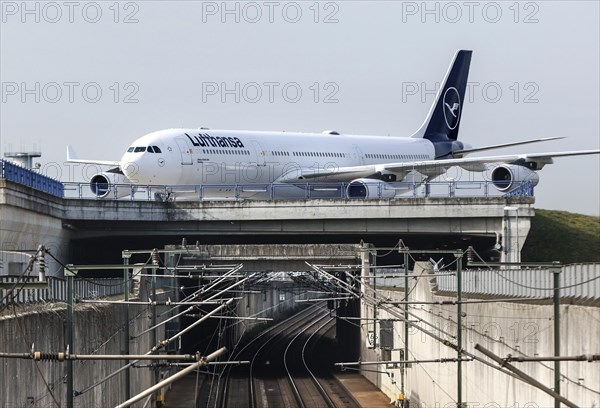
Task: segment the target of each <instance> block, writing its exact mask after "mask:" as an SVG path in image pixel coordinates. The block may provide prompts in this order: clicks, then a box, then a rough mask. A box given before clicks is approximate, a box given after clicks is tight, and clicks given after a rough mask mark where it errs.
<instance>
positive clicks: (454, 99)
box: [444, 87, 460, 130]
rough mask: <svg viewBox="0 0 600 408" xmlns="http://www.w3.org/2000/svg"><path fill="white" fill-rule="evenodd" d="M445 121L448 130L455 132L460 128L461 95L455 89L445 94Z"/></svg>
mask: <svg viewBox="0 0 600 408" xmlns="http://www.w3.org/2000/svg"><path fill="white" fill-rule="evenodd" d="M444 119H445V120H446V126H448V129H450V130H454V129H456V126H458V121H459V119H460V95H459V94H458V91H457V90H456V88H454V87H450V88H448V89H446V92H444Z"/></svg>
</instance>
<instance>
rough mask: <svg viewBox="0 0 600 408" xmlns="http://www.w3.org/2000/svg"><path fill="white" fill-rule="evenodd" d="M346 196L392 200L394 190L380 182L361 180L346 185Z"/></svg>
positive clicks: (389, 185)
mask: <svg viewBox="0 0 600 408" xmlns="http://www.w3.org/2000/svg"><path fill="white" fill-rule="evenodd" d="M346 195H347V197H348V198H393V197H394V196H395V195H396V189H395V188H394V187H393V186H392V185H391V184H390V183H386V182H385V181H382V180H376V179H368V178H362V179H356V180H353V181H351V182H350V184H348V187H347V188H346Z"/></svg>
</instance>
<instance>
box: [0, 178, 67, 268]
mask: <svg viewBox="0 0 600 408" xmlns="http://www.w3.org/2000/svg"><path fill="white" fill-rule="evenodd" d="M60 201H61V199H60V198H58V197H54V196H51V195H49V194H46V193H42V192H40V191H36V190H33V189H32V188H29V187H25V186H22V185H19V184H16V183H11V182H7V181H6V180H0V251H2V250H4V251H31V250H34V251H35V250H36V249H37V248H38V246H39V245H45V246H46V248H48V249H50V250H51V252H52V254H53V255H54V256H56V257H57V258H59V259H66V256H67V255H68V252H67V244H68V240H69V238H70V231H69V230H67V229H65V228H63V221H62V214H63V213H62V211H61V209H60V208H59V207H60V204H59V203H60ZM22 260H23V259H22V257H18V256H15V255H11V254H7V253H3V252H0V261H2V263H3V268H0V275H7V274H8V273H9V272H10V271H9V266H10V264H11V263H20V262H21V261H22ZM26 264H27V260H25V265H26ZM46 264H47V273H46V274H47V275H48V276H62V268H61V267H60V265H59V264H57V263H56V262H54V261H53V260H52V258H50V257H49V256H47V257H46ZM15 266H16V265H15ZM17 269H21V268H17ZM22 272H23V270H20V272H19V275H20V274H21V273H22ZM33 275H34V276H36V275H37V274H36V273H34V274H33Z"/></svg>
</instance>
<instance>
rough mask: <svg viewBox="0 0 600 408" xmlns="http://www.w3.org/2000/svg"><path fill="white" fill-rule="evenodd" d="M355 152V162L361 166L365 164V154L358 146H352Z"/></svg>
mask: <svg viewBox="0 0 600 408" xmlns="http://www.w3.org/2000/svg"><path fill="white" fill-rule="evenodd" d="M352 147H353V150H354V160H355V161H356V162H357V163H358V165H359V166H362V165H363V164H365V154H364V153H363V151H362V150H361V148H360V147H358V145H352Z"/></svg>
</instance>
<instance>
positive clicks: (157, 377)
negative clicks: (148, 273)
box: [151, 275, 160, 407]
mask: <svg viewBox="0 0 600 408" xmlns="http://www.w3.org/2000/svg"><path fill="white" fill-rule="evenodd" d="M152 299H155V300H156V275H154V276H152ZM152 326H153V327H154V330H152V343H153V344H156V343H158V333H157V329H156V305H154V306H152ZM159 370H160V368H159V367H158V366H156V365H155V366H154V383H155V384H158V382H159V381H160V373H159ZM159 397H160V392H159V393H156V394H153V396H152V403H151V404H152V405H151V406H153V407H155V406H156V401H158V398H159Z"/></svg>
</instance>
